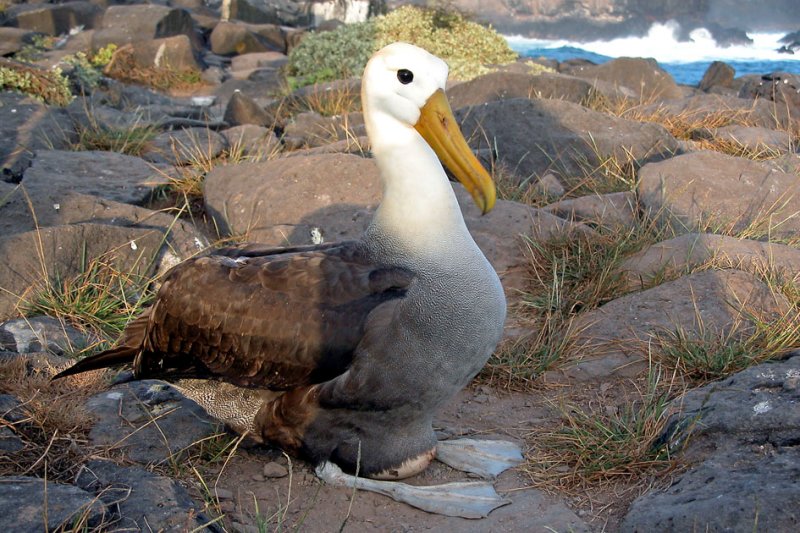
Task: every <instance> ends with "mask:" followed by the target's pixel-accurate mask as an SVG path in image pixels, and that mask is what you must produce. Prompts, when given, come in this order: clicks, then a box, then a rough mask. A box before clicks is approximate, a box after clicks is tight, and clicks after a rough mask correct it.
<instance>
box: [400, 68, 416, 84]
mask: <svg viewBox="0 0 800 533" xmlns="http://www.w3.org/2000/svg"><path fill="white" fill-rule="evenodd" d="M397 79H398V80H399V81H400V83H402V84H403V85H408V84H409V83H411V82H412V81H414V73H413V72H411V71H410V70H406V69H404V68H401V69H400V70H398V71H397Z"/></svg>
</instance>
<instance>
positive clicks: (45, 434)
mask: <svg viewBox="0 0 800 533" xmlns="http://www.w3.org/2000/svg"><path fill="white" fill-rule="evenodd" d="M54 371H55V369H53V372H54ZM51 375H52V373H51V372H45V371H33V372H32V373H31V372H29V370H28V369H27V365H26V362H25V361H24V360H23V359H22V358H17V359H14V360H12V361H10V362H7V363H2V364H0V392H2V393H5V394H11V395H13V396H15V397H16V398H18V399H19V400H20V402H21V403H22V413H23V415H24V417H23V418H22V420H20V421H18V422H13V423H12V422H8V421H6V420H5V419H3V418H0V424H2V426H3V427H7V428H9V429H10V430H11V432H12V433H13V434H14V435H16V436H17V437H18V438H20V439H21V440H22V442H23V443H24V445H25V446H24V448H23V449H22V450H20V451H17V452H2V460H0V476H2V475H27V476H35V477H42V478H44V477H46V478H47V479H48V480H50V481H63V482H71V481H72V480H73V479H74V477H75V474H76V473H77V472H78V470H79V468H80V465H81V464H82V463H83V462H84V461H85V459H86V458H87V457H89V456H90V455H92V454H93V453H96V452H98V451H99V450H97V449H93V448H92V447H90V446H89V445H88V439H87V435H88V432H89V429H90V428H91V423H92V420H91V418H90V416H89V414H88V413H87V412H86V411H85V410H84V409H83V402H84V400H85V399H86V398H88V397H89V396H91V395H93V394H96V393H98V392H100V391H101V390H102V389H104V388H105V386H106V382H105V379H104V374H103V373H101V372H90V373H87V374H83V375H80V376H75V377H72V378H70V379H63V380H58V381H54V382H51V381H50V377H51ZM56 406H57V408H56Z"/></svg>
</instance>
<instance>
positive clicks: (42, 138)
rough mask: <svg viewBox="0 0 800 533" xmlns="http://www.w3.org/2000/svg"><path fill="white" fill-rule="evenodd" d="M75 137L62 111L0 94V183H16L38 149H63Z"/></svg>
mask: <svg viewBox="0 0 800 533" xmlns="http://www.w3.org/2000/svg"><path fill="white" fill-rule="evenodd" d="M74 136H75V132H74V131H73V127H72V121H71V120H70V119H69V117H68V116H67V114H66V113H65V112H64V110H63V109H59V108H51V107H48V106H46V105H44V104H43V103H41V102H39V101H36V100H33V99H31V98H27V97H25V96H23V95H20V94H16V93H9V92H0V164H2V176H0V179H2V180H3V181H13V182H18V181H19V180H20V179H21V178H22V173H23V171H24V170H25V169H26V168H28V167H29V166H30V164H31V160H32V159H33V154H34V152H36V151H37V150H43V149H46V148H55V149H63V148H66V147H67V146H69V144H70V142H71V141H72V139H73V138H74Z"/></svg>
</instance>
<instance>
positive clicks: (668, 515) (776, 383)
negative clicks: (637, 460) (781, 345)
mask: <svg viewBox="0 0 800 533" xmlns="http://www.w3.org/2000/svg"><path fill="white" fill-rule="evenodd" d="M799 402H800V355H794V357H790V358H789V359H788V360H786V361H779V362H769V363H764V364H761V365H757V366H754V367H752V368H749V369H747V370H744V371H742V372H740V373H738V374H735V375H733V376H731V377H729V378H727V379H725V380H723V381H720V382H717V383H711V384H708V385H706V386H704V387H700V388H698V389H694V390H692V391H690V392H688V393H687V394H686V395H685V396H684V397H683V398H679V399H677V400H675V402H674V403H675V404H676V410H677V411H678V414H676V415H674V416H673V417H672V418H671V420H670V424H669V425H668V427H667V429H666V431H665V432H664V437H663V438H664V440H665V441H667V442H670V443H671V444H673V445H674V446H675V448H677V449H682V448H684V446H685V449H683V451H682V452H681V455H680V456H679V457H680V458H681V460H683V461H686V462H689V463H690V464H691V466H690V467H689V468H688V469H687V470H685V471H682V472H680V473H678V474H677V475H676V478H675V479H674V480H673V481H672V483H671V484H670V486H669V487H667V488H666V489H656V490H652V491H650V492H648V493H646V494H644V495H642V496H639V497H638V498H637V499H636V500H634V502H633V504H632V505H631V507H630V509H629V510H628V514H627V516H625V518H624V520H623V522H622V526H621V528H620V530H621V531H624V532H645V531H694V530H699V531H751V530H754V529H758V530H759V531H794V530H796V529H797V526H798V524H800V481H799V480H800V449H798V447H797V442H798V441H800V409H798V408H797V405H798V403H799Z"/></svg>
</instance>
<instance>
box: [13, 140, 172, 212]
mask: <svg viewBox="0 0 800 533" xmlns="http://www.w3.org/2000/svg"><path fill="white" fill-rule="evenodd" d="M167 182H168V180H167V179H166V178H164V176H163V175H162V174H160V173H158V172H157V171H156V170H155V169H153V167H152V165H150V164H148V163H147V162H146V161H144V160H143V159H141V158H138V157H133V156H129V155H124V154H118V153H116V152H100V151H90V152H70V151H62V150H39V151H37V152H36V158H35V159H34V160H33V163H32V164H31V167H30V168H29V169H27V170H26V171H25V174H24V179H23V184H24V185H25V186H26V187H32V188H42V187H48V188H51V189H54V190H60V191H67V190H69V191H73V192H79V193H83V194H91V195H94V196H99V197H101V198H106V199H108V200H114V201H116V202H122V203H129V204H141V203H143V202H144V201H145V200H147V199H148V198H150V196H151V195H152V194H153V192H154V191H155V189H156V187H158V186H161V185H164V184H166V183H167Z"/></svg>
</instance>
